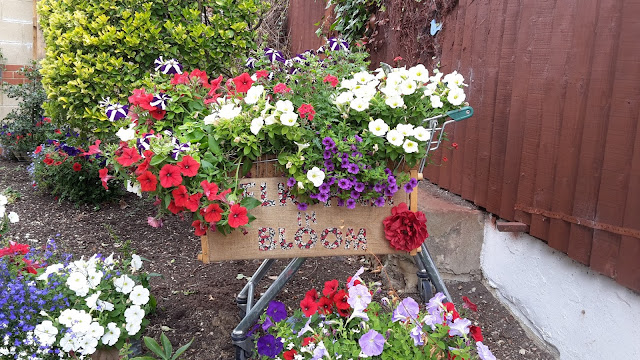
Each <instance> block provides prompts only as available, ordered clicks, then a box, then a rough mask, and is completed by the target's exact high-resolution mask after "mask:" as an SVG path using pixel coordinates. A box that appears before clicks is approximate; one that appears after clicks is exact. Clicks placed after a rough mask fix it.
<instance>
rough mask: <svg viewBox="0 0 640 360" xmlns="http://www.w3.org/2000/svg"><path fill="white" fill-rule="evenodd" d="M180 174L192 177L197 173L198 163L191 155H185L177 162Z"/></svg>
mask: <svg viewBox="0 0 640 360" xmlns="http://www.w3.org/2000/svg"><path fill="white" fill-rule="evenodd" d="M177 165H178V167H179V168H180V172H181V173H182V175H184V176H187V177H193V176H196V175H197V174H198V169H199V168H200V163H199V162H197V161H195V160H194V159H193V158H192V157H191V156H189V155H185V156H184V157H183V158H182V161H180V162H179V163H178V164H177Z"/></svg>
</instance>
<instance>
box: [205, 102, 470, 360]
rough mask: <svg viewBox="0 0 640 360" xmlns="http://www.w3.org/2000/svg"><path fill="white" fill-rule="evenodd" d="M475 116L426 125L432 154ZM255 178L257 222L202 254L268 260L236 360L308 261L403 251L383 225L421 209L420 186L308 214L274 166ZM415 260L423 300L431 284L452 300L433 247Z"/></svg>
mask: <svg viewBox="0 0 640 360" xmlns="http://www.w3.org/2000/svg"><path fill="white" fill-rule="evenodd" d="M472 115H473V109H472V108H471V107H465V108H462V109H460V110H456V111H451V112H449V113H447V115H442V116H438V117H434V118H430V119H426V120H425V125H427V126H428V127H429V129H430V130H431V139H430V141H429V142H428V147H427V155H428V154H429V152H430V151H433V150H436V149H437V148H438V147H439V146H440V143H441V141H442V138H443V135H444V129H445V127H446V126H447V125H448V124H450V123H452V122H455V121H460V120H464V119H466V118H469V117H471V116H472ZM445 116H446V117H450V118H451V119H450V120H447V121H445V122H444V123H443V122H442V120H441V119H442V118H444V117H445ZM425 127H426V126H425ZM426 160H427V157H425V158H424V159H423V160H422V161H421V163H420V164H419V166H417V167H416V168H415V169H413V170H411V177H414V178H417V179H418V180H422V170H423V169H424V166H425V164H426ZM252 173H253V175H254V176H257V177H255V178H247V179H243V180H242V181H241V182H240V183H241V186H242V187H243V188H244V191H245V195H246V196H252V197H255V198H257V199H258V200H260V201H262V206H259V207H257V208H255V209H253V210H252V214H253V215H255V216H256V218H257V219H256V220H255V221H253V222H252V223H251V227H250V229H248V230H247V231H245V232H241V231H235V232H233V233H232V234H230V235H227V236H223V235H220V234H219V233H208V234H207V235H206V236H203V237H202V238H201V242H202V253H201V254H200V255H199V256H198V258H199V259H200V260H201V261H203V262H204V263H209V262H211V261H225V260H244V259H265V260H264V261H263V262H262V264H261V265H260V267H259V268H258V269H257V270H256V272H255V273H254V274H253V276H251V278H250V280H249V281H248V282H247V284H246V285H245V287H244V288H243V289H242V291H240V293H239V294H238V295H237V297H236V303H237V304H238V306H239V307H240V309H241V311H242V314H243V318H242V320H241V321H240V323H239V324H238V325H237V326H236V328H235V329H234V330H233V332H232V333H231V339H232V341H233V344H234V345H235V346H236V359H248V358H249V357H250V356H251V354H252V352H253V347H254V345H253V342H252V340H251V338H250V337H249V336H248V333H249V330H250V328H251V327H252V326H253V325H254V324H255V323H256V322H257V320H258V319H259V317H260V315H261V314H262V313H263V312H264V311H265V309H266V308H267V306H268V304H269V302H270V301H271V300H273V299H274V298H275V297H276V295H277V294H278V292H280V290H282V288H283V287H284V286H285V284H286V283H287V281H289V279H291V278H292V277H293V276H294V274H295V273H296V272H297V271H298V269H299V268H300V266H301V265H302V264H303V263H304V261H305V260H306V258H308V257H322V256H353V255H367V254H376V255H382V254H393V253H400V251H397V250H395V249H393V248H392V247H391V246H390V244H389V242H388V241H387V240H386V239H385V236H384V228H383V225H382V221H383V219H384V218H386V217H387V216H389V215H390V213H391V210H390V209H391V206H393V205H397V204H399V203H401V202H405V203H407V204H409V208H410V209H411V210H413V211H417V209H418V194H417V190H418V188H415V189H414V191H413V192H412V193H411V194H406V193H405V192H404V191H398V192H397V193H396V195H395V196H394V197H393V198H392V199H391V201H389V202H388V204H387V206H384V207H374V206H357V207H356V209H353V210H345V209H343V208H339V207H337V206H336V205H335V203H327V204H322V203H321V204H315V205H310V206H309V207H308V209H307V210H306V211H298V210H297V206H296V200H295V199H294V198H293V197H292V196H290V195H289V193H288V191H287V186H286V178H278V177H273V176H274V175H275V171H274V167H273V164H270V163H269V161H266V162H262V163H258V164H254V169H253V171H252ZM411 255H413V258H414V261H415V263H416V265H417V267H418V272H417V276H418V278H419V282H418V284H419V287H420V289H419V290H420V294H421V296H422V297H423V299H424V300H427V299H429V298H430V297H431V296H432V288H431V286H432V285H433V286H434V287H435V289H436V290H437V291H438V292H442V293H444V294H445V295H446V297H447V298H448V299H451V297H450V295H449V292H448V290H447V288H446V286H445V284H444V282H443V280H442V278H441V277H440V274H439V273H438V270H437V269H436V266H435V264H434V262H433V259H432V258H431V256H430V254H429V251H428V249H427V246H426V245H425V244H424V243H423V244H422V246H421V247H420V248H419V249H418V250H417V251H414V252H413V253H412V254H411ZM285 258H287V259H292V260H290V262H289V264H288V265H287V266H286V268H285V269H284V270H283V271H282V272H281V273H280V275H279V276H278V277H277V279H276V280H275V281H274V282H273V283H272V284H271V286H269V288H268V289H267V290H266V291H265V292H264V294H263V295H262V296H261V297H259V298H258V299H256V298H255V290H256V288H257V285H258V283H259V282H260V281H261V280H262V279H263V278H264V276H265V275H266V274H267V272H268V270H269V269H270V268H271V266H272V265H273V264H274V262H275V261H276V259H285Z"/></svg>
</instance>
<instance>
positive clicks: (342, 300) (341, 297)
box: [333, 290, 350, 310]
mask: <svg viewBox="0 0 640 360" xmlns="http://www.w3.org/2000/svg"><path fill="white" fill-rule="evenodd" d="M347 300H349V295H348V294H347V292H346V291H344V290H340V291H338V292H337V293H336V294H335V295H333V302H334V303H335V304H336V307H337V308H338V309H339V310H347V309H349V307H350V305H349V303H348V302H347Z"/></svg>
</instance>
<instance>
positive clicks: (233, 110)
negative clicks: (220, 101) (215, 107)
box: [218, 103, 242, 120]
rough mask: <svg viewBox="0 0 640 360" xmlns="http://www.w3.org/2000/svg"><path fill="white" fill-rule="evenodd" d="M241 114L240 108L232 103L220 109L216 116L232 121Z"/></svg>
mask: <svg viewBox="0 0 640 360" xmlns="http://www.w3.org/2000/svg"><path fill="white" fill-rule="evenodd" d="M241 112H242V108H241V107H239V106H235V104H233V103H229V104H225V105H223V106H222V107H221V108H220V111H219V112H218V116H220V118H222V119H228V120H231V119H234V118H235V117H236V116H238V115H240V113H241Z"/></svg>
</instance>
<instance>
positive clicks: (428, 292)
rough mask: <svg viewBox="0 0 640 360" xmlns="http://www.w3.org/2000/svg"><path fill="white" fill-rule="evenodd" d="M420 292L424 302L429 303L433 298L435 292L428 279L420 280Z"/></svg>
mask: <svg viewBox="0 0 640 360" xmlns="http://www.w3.org/2000/svg"><path fill="white" fill-rule="evenodd" d="M418 291H419V292H420V295H421V296H422V301H424V302H427V301H429V299H431V298H432V297H433V290H432V289H431V281H429V280H428V279H420V281H419V282H418Z"/></svg>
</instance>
